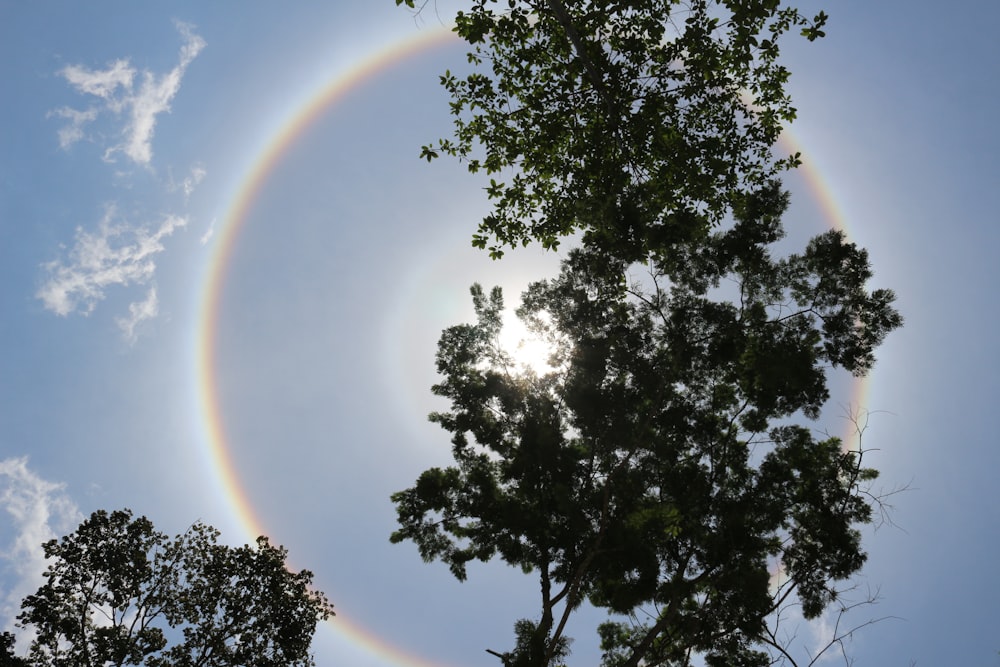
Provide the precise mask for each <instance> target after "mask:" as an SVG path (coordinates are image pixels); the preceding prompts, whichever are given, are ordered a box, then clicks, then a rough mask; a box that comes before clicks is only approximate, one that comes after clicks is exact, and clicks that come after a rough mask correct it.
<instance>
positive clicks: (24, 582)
mask: <svg viewBox="0 0 1000 667" xmlns="http://www.w3.org/2000/svg"><path fill="white" fill-rule="evenodd" d="M0 507H2V508H3V510H4V514H5V517H4V528H5V529H4V530H2V531H0V536H2V538H0V573H2V574H3V576H2V577H0V584H2V586H3V587H2V588H0V623H2V627H3V629H4V630H11V629H12V628H13V624H14V617H15V616H16V615H17V613H18V611H19V608H20V605H21V600H22V599H23V598H24V596H25V595H29V594H31V593H33V592H35V590H37V589H38V586H40V585H41V583H42V581H43V579H42V573H43V572H44V571H45V554H44V552H43V551H42V547H41V545H42V543H43V542H47V541H48V540H51V539H53V538H56V537H58V536H60V535H64V534H67V533H69V532H70V531H72V530H73V529H74V528H76V526H77V525H78V524H79V523H80V521H81V520H82V518H83V517H82V515H81V514H80V510H79V509H78V508H77V506H76V504H75V503H74V502H73V501H72V500H71V499H70V497H69V496H68V495H67V494H66V492H65V486H64V485H63V484H56V483H54V482H49V481H46V480H44V479H42V478H41V477H39V476H38V475H36V474H35V473H34V472H32V471H31V470H30V469H29V468H28V460H27V458H10V459H4V460H0Z"/></svg>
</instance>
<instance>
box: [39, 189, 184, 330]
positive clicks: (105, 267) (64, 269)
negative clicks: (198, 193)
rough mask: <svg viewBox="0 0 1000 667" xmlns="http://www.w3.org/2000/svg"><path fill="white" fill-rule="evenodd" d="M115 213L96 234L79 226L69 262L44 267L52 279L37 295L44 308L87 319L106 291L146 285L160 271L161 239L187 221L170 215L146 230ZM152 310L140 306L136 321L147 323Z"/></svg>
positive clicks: (110, 213) (112, 211) (110, 208)
mask: <svg viewBox="0 0 1000 667" xmlns="http://www.w3.org/2000/svg"><path fill="white" fill-rule="evenodd" d="M116 215H117V211H116V209H115V207H114V206H113V205H111V206H108V208H107V211H106V212H105V215H104V217H103V218H102V219H101V222H100V224H99V225H98V229H97V231H96V232H94V233H92V232H88V231H86V230H84V229H83V228H79V227H78V228H77V230H76V243H75V245H74V246H73V248H72V249H71V250H70V251H69V257H68V261H66V262H63V261H62V260H55V261H53V262H49V263H48V264H46V265H44V266H45V268H46V269H47V270H48V273H49V278H48V280H47V281H46V282H45V284H44V285H42V287H41V288H40V289H39V290H38V292H37V293H36V296H37V297H38V298H39V299H41V300H42V303H43V304H44V305H45V308H47V309H48V310H51V311H52V312H54V313H56V314H57V315H63V316H65V315H69V314H70V313H72V312H75V311H79V312H81V313H83V314H85V315H86V314H89V313H91V312H93V310H94V308H95V307H96V306H97V304H98V303H99V302H100V301H101V300H103V299H104V296H105V290H106V289H107V288H108V287H111V286H113V285H123V286H127V285H131V284H139V285H142V284H146V283H148V282H149V281H150V280H151V279H152V278H153V275H154V273H155V271H156V262H155V256H156V255H157V254H158V253H160V252H162V251H163V249H164V247H163V239H165V238H166V237H168V236H170V235H171V234H173V232H174V230H176V229H178V228H180V227H183V226H185V225H186V224H187V222H188V221H187V218H183V217H179V216H176V215H168V216H166V217H165V218H164V219H163V220H162V221H161V222H160V224H159V226H158V227H157V228H156V230H155V231H153V232H150V231H149V230H148V229H147V228H146V227H138V228H134V227H131V226H130V225H128V224H127V223H125V222H116V220H115V219H116ZM146 302H149V298H148V297H147V299H146ZM133 305H135V304H133ZM153 305H154V306H155V295H154V303H153ZM130 310H132V309H131V308H130ZM149 312H150V311H149V309H148V308H146V309H143V308H139V310H137V311H136V313H133V317H135V316H136V315H145V317H142V318H141V319H147V318H148V317H149Z"/></svg>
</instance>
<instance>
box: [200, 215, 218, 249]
mask: <svg viewBox="0 0 1000 667" xmlns="http://www.w3.org/2000/svg"><path fill="white" fill-rule="evenodd" d="M213 236H215V218H212V222H211V223H209V225H208V229H206V230H205V233H204V234H202V235H201V244H202V245H206V244H207V243H208V242H209V241H211V240H212V237H213Z"/></svg>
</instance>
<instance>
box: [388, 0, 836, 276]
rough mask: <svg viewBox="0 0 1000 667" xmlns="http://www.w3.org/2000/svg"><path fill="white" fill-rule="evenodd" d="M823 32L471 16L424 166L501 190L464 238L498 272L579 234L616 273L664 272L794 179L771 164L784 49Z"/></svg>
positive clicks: (566, 12)
mask: <svg viewBox="0 0 1000 667" xmlns="http://www.w3.org/2000/svg"><path fill="white" fill-rule="evenodd" d="M396 4H397V5H402V4H405V5H407V6H409V7H411V8H416V6H417V3H416V2H415V1H414V0H396ZM826 20H827V16H826V14H825V13H823V12H819V13H818V14H817V15H816V16H815V17H813V18H811V19H810V18H807V17H806V16H804V15H803V14H802V13H801V12H800V11H799V10H797V9H795V8H792V7H785V6H783V3H782V2H781V0H754V1H750V2H748V1H746V0H683V1H682V0H629V1H628V2H623V1H622V0H580V1H577V2H565V1H564V0H505V1H503V2H501V1H500V0H472V2H471V7H470V8H469V10H468V11H467V12H459V13H458V15H457V17H456V19H455V32H456V33H457V34H458V35H459V36H460V37H462V38H463V39H464V40H465V41H467V42H468V43H469V45H470V47H471V51H470V53H469V54H468V58H469V62H470V63H471V64H472V65H474V66H475V68H474V70H473V72H472V73H471V74H468V75H467V76H463V77H459V76H456V75H455V74H453V73H451V72H450V71H448V72H445V74H444V75H443V76H442V77H441V83H442V85H443V86H444V87H445V88H446V89H447V90H448V92H449V93H450V95H451V98H452V102H451V113H452V115H453V116H454V122H455V132H454V136H453V138H448V139H442V140H440V141H438V142H437V143H436V144H430V145H426V146H424V147H423V151H422V155H423V156H424V157H426V158H427V159H428V160H431V159H433V158H435V157H437V156H439V155H441V154H448V155H451V156H455V157H458V158H460V159H462V160H464V161H466V162H467V164H468V167H469V170H470V171H472V172H478V171H485V173H487V174H490V175H502V176H498V177H497V178H496V179H492V180H491V184H490V186H489V187H488V189H487V193H488V196H489V198H490V199H491V200H492V201H493V203H494V207H493V211H492V212H491V213H490V214H489V215H488V216H487V217H486V218H485V219H484V220H483V222H482V224H481V225H480V227H479V231H478V233H477V234H476V235H475V236H474V237H473V243H474V245H476V246H478V247H481V248H486V247H487V246H489V251H490V254H491V255H492V256H493V257H494V258H496V257H500V256H501V255H502V254H503V252H504V248H506V247H511V248H514V247H518V246H520V245H526V244H527V243H528V242H530V241H531V240H537V241H540V242H541V243H542V244H543V245H544V246H545V247H546V248H555V247H556V246H557V245H558V244H559V240H560V238H561V237H563V236H566V235H569V234H572V233H573V232H574V231H577V230H580V231H583V232H584V236H583V238H584V242H585V243H586V244H588V245H593V246H596V247H601V248H602V249H604V250H605V251H609V250H612V249H613V250H614V251H615V253H616V254H617V255H618V256H619V257H622V258H624V259H626V260H630V261H631V260H637V259H644V258H645V257H646V256H647V255H649V254H650V253H652V254H653V255H655V256H658V257H662V256H665V255H666V254H667V252H668V251H669V249H670V248H671V247H672V246H673V244H674V243H683V242H685V241H689V240H693V239H697V238H700V237H702V236H703V235H704V234H705V233H706V232H707V230H708V229H709V228H710V227H711V226H712V225H714V224H717V223H719V222H720V221H721V220H722V219H724V217H725V216H726V215H727V214H728V212H729V210H730V208H731V206H732V204H733V202H734V198H736V197H737V196H739V195H740V193H745V192H747V191H751V190H756V189H759V188H760V187H762V186H763V185H764V184H765V183H766V182H767V181H769V180H770V179H772V178H773V177H774V176H775V175H776V174H777V173H778V172H779V171H780V170H782V169H784V168H786V167H790V166H795V165H797V164H798V159H799V158H798V155H797V154H796V155H789V156H785V157H781V158H777V157H775V156H774V154H773V146H774V144H775V142H776V140H777V137H778V135H779V133H780V132H781V127H782V123H784V122H788V121H791V120H792V119H793V118H794V117H795V114H796V111H795V108H794V107H793V106H792V104H791V100H790V98H789V96H788V94H787V93H786V92H785V85H786V83H787V81H788V78H789V76H790V74H789V71H788V70H787V68H786V67H785V66H784V65H782V64H781V59H780V44H781V42H782V38H783V37H784V36H785V35H786V34H787V33H789V32H794V31H796V30H797V31H798V32H799V33H801V34H802V35H803V36H804V37H806V38H807V39H809V40H814V39H816V38H818V37H822V36H823V34H824V33H823V30H822V27H823V25H824V24H825V22H826ZM501 178H502V180H498V179H501Z"/></svg>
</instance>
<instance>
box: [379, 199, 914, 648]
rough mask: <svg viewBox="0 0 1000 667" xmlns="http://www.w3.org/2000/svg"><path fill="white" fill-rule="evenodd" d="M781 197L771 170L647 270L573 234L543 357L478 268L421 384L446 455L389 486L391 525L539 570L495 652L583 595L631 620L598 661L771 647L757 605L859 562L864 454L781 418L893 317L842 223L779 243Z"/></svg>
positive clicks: (811, 608) (854, 361) (542, 329)
mask: <svg viewBox="0 0 1000 667" xmlns="http://www.w3.org/2000/svg"><path fill="white" fill-rule="evenodd" d="M786 205H787V196H786V195H785V194H783V193H782V192H781V190H780V189H779V187H778V185H777V184H776V183H771V184H770V185H768V186H767V187H765V188H763V189H761V190H760V191H758V192H757V193H755V194H753V195H748V196H746V197H744V198H743V199H740V200H738V201H735V205H734V209H735V216H736V217H735V220H734V221H733V222H732V224H730V225H728V226H723V227H720V228H718V229H716V230H715V231H714V232H711V233H709V234H707V235H706V236H704V237H703V238H701V239H699V240H697V241H689V242H687V243H678V244H676V245H675V247H674V250H673V252H672V254H671V256H670V257H664V258H662V259H661V260H660V261H659V262H658V263H656V264H655V265H649V266H647V267H645V268H646V269H647V270H648V271H649V274H648V275H647V276H646V277H645V278H644V279H642V280H635V279H632V278H631V273H630V270H629V267H628V265H626V264H624V263H623V262H622V261H621V260H620V259H616V258H614V257H613V256H609V255H607V254H603V253H601V252H599V251H597V250H593V249H591V250H576V251H573V252H571V253H570V254H569V257H568V259H567V260H566V261H565V262H564V263H563V268H562V272H561V273H560V275H559V276H558V277H557V278H555V279H553V280H550V281H542V282H537V283H534V284H533V285H531V286H530V287H529V289H528V290H527V291H526V292H525V294H524V296H523V301H522V306H521V308H520V311H519V314H520V315H521V316H522V317H523V318H524V319H525V320H526V321H527V323H528V324H529V325H530V326H531V327H533V328H534V329H535V330H536V331H537V332H538V333H539V335H541V336H543V337H545V338H546V339H548V340H549V341H551V343H552V344H553V346H554V352H553V357H552V360H551V361H552V364H553V366H554V368H555V370H554V371H553V372H551V373H546V374H543V375H541V376H539V375H536V374H535V373H533V372H532V371H530V370H520V371H519V370H518V369H516V368H515V367H514V365H513V363H512V361H511V358H510V357H509V355H508V354H507V353H506V352H505V351H504V350H503V349H501V347H500V345H499V342H498V341H499V332H500V329H501V311H502V308H503V300H502V295H501V293H500V291H499V289H494V290H493V292H492V293H491V294H490V295H487V294H486V293H485V292H484V291H483V290H482V289H481V288H480V287H479V286H478V285H477V286H475V287H473V289H472V293H473V301H474V305H475V310H476V313H477V316H478V322H477V323H475V324H468V325H461V326H455V327H452V328H450V329H448V330H446V331H445V332H444V333H443V335H442V337H441V340H440V343H439V346H438V353H437V367H438V371H439V372H440V373H441V375H442V376H443V380H442V381H441V382H440V384H437V385H435V387H434V393H435V394H437V395H439V396H442V397H444V398H446V399H448V400H449V401H450V402H451V409H450V410H448V411H446V412H439V413H434V414H432V415H431V419H432V421H435V422H437V423H438V424H440V425H441V426H442V427H443V428H444V429H445V430H447V431H449V432H450V433H451V434H452V443H453V455H454V460H455V464H454V465H453V466H451V467H448V468H444V469H441V468H432V469H430V470H427V471H425V472H424V473H423V474H422V475H420V477H419V479H418V480H417V482H416V484H415V486H413V487H412V488H409V489H407V490H405V491H401V492H399V493H396V494H394V495H393V501H394V502H395V503H396V507H397V511H398V520H399V529H398V530H397V531H396V532H394V533H393V535H392V541H393V542H400V541H403V540H412V541H414V542H415V543H416V545H417V546H418V547H419V550H420V554H421V555H422V556H423V557H424V559H425V560H433V559H438V560H441V561H443V562H444V563H446V564H447V565H448V566H449V567H450V569H451V571H452V573H453V574H454V575H455V576H456V577H457V578H459V579H464V578H465V577H466V566H467V563H469V562H470V561H473V560H481V561H486V560H489V559H491V558H493V557H494V556H499V557H500V558H501V559H503V560H504V561H506V562H507V563H509V564H511V565H513V566H517V567H520V568H522V569H523V570H524V571H525V572H536V573H537V575H538V577H539V586H540V593H541V604H540V608H539V609H538V615H537V616H536V617H535V618H534V619H533V620H521V621H518V624H517V626H516V633H515V634H516V643H515V647H514V649H513V650H512V651H510V652H509V654H508V655H507V657H506V659H505V662H507V663H508V664H509V665H513V666H516V667H548V666H549V665H555V664H559V663H560V660H561V657H562V656H563V655H565V654H566V652H567V638H566V637H565V633H564V631H565V627H566V623H567V620H568V619H569V617H570V615H571V614H572V613H573V611H574V610H576V609H577V608H578V607H579V606H580V605H581V604H582V603H584V602H585V601H589V602H590V603H591V604H593V605H596V606H598V607H601V608H606V609H607V610H609V611H610V612H612V613H613V614H616V615H618V616H619V617H620V618H632V619H639V618H646V619H647V620H645V621H642V622H618V621H613V622H609V623H608V624H606V625H604V626H602V627H601V629H600V636H601V642H602V646H603V647H604V650H605V653H604V664H605V665H607V666H609V667H611V666H613V667H637V665H640V664H643V665H671V666H675V665H688V664H690V659H691V656H693V655H701V656H703V658H704V660H705V662H706V664H708V665H713V666H715V665H747V666H750V665H768V664H770V657H769V656H768V655H767V653H766V651H765V649H767V648H768V646H770V645H771V644H772V642H771V641H770V640H771V639H772V638H771V637H770V636H769V635H768V634H767V629H766V627H765V619H766V618H767V617H768V616H769V615H771V614H772V613H773V612H775V611H776V610H777V609H779V607H780V606H781V605H782V604H786V603H788V602H789V601H790V600H795V601H796V602H797V603H798V604H801V608H802V612H803V614H804V615H805V616H806V617H807V618H813V617H815V616H817V615H818V614H820V613H821V612H822V610H823V609H824V608H825V607H826V606H827V605H828V604H829V603H830V602H832V601H833V600H834V599H835V598H836V596H837V593H836V589H835V588H834V583H835V582H837V581H841V580H844V579H846V578H847V577H849V576H850V575H852V574H853V573H855V572H856V571H857V570H858V569H859V568H860V567H861V565H862V564H863V563H864V560H865V554H864V552H863V551H862V549H861V543H860V533H859V531H858V526H859V525H861V524H864V523H866V522H869V521H870V520H871V518H872V508H871V506H870V504H869V500H870V496H868V495H867V494H866V491H867V486H868V484H869V483H870V482H871V480H873V479H874V478H875V477H876V472H875V471H874V470H871V469H868V468H865V467H863V466H862V465H861V455H860V453H859V452H855V451H848V450H846V449H845V448H844V447H843V446H842V443H841V442H840V440H839V439H838V438H830V437H826V438H820V439H817V438H816V437H815V435H814V434H813V432H812V431H811V430H810V429H809V428H807V427H805V426H803V425H799V424H796V423H795V420H796V419H798V418H801V417H805V418H809V419H815V418H817V417H818V416H819V414H820V410H821V408H822V406H823V405H824V403H825V402H826V401H827V399H828V397H829V391H828V388H827V374H828V371H829V370H830V369H832V368H843V369H846V370H848V371H850V372H852V373H854V374H856V375H864V374H865V373H867V372H868V370H869V369H870V368H871V367H872V364H873V363H874V350H875V348H876V347H877V346H878V345H879V344H880V343H881V342H882V340H883V339H884V337H885V336H886V334H887V333H888V332H889V331H891V330H893V329H894V328H896V327H898V326H899V325H900V324H901V321H902V320H901V318H900V316H899V314H898V313H897V312H896V311H895V310H894V309H893V307H892V302H893V299H894V297H893V294H892V292H891V291H888V290H882V289H876V290H873V291H869V290H868V288H867V286H866V284H867V282H868V280H869V278H870V277H871V275H872V274H871V270H870V267H869V264H868V259H867V254H866V253H865V251H863V250H861V249H859V248H857V247H856V246H855V245H854V244H852V243H849V242H847V241H846V240H845V238H844V236H843V234H842V233H841V232H837V231H830V232H827V233H825V234H821V235H819V236H817V237H815V238H813V239H812V240H811V241H810V242H809V243H808V244H807V246H806V247H805V249H804V250H803V251H802V252H800V253H796V254H791V255H788V256H785V257H775V256H774V254H773V253H774V244H775V243H776V242H777V241H779V240H780V239H781V238H782V236H783V231H782V227H781V222H780V218H781V215H782V214H783V212H784V211H785V208H786ZM634 269H635V267H632V270H634ZM779 564H780V567H781V569H782V572H783V575H784V576H786V577H787V578H788V580H789V582H790V584H789V585H785V586H782V587H781V588H780V589H776V588H775V587H774V586H772V575H773V574H774V570H775V568H776V567H778V565H779ZM792 596H794V597H792Z"/></svg>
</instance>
